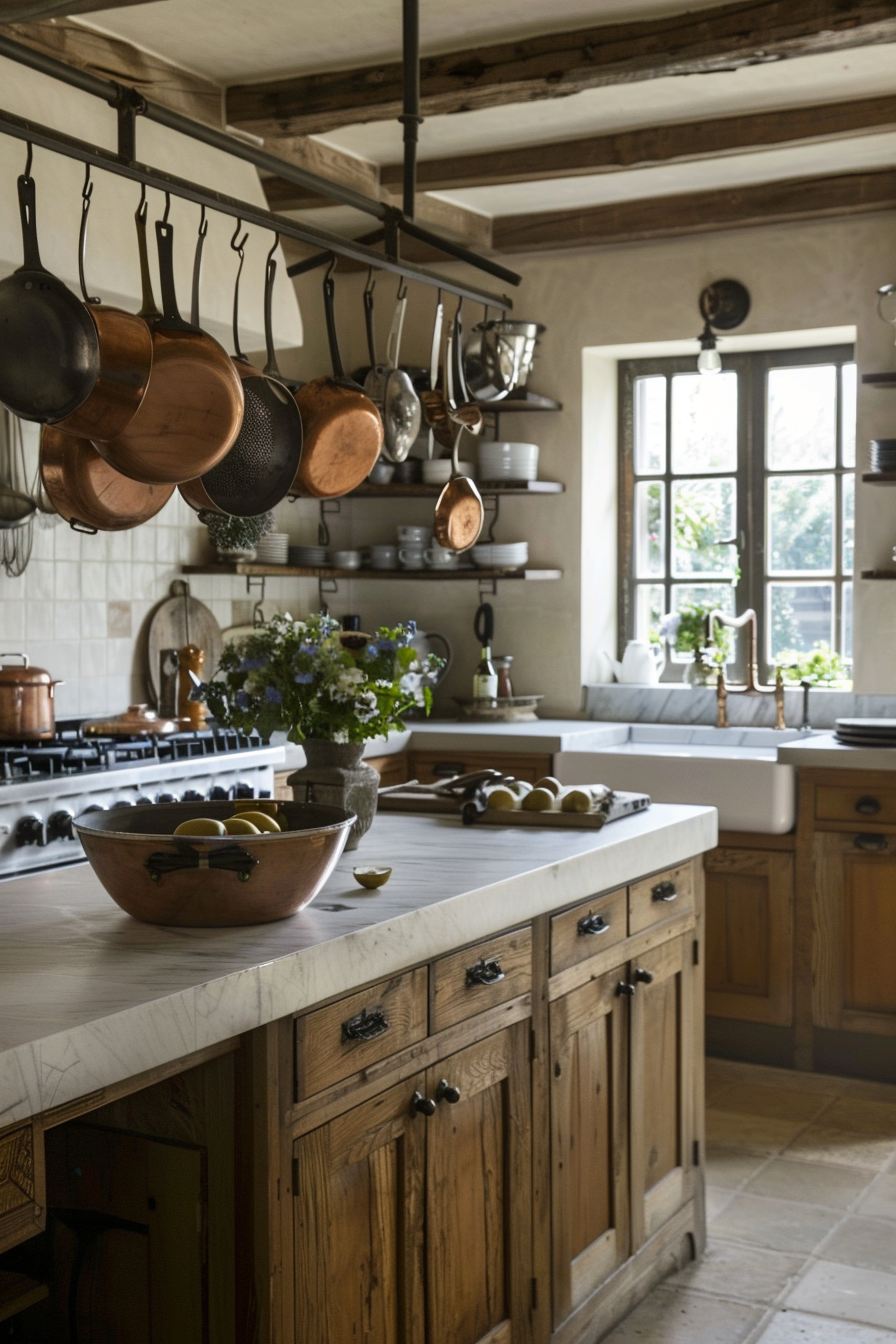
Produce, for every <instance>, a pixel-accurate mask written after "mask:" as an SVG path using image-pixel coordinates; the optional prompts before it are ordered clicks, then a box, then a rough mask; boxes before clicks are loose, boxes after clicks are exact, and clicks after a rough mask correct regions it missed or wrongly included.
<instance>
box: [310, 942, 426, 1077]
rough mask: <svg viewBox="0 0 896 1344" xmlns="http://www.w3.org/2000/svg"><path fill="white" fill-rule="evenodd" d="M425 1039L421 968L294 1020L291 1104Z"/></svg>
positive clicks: (423, 968) (423, 979)
mask: <svg viewBox="0 0 896 1344" xmlns="http://www.w3.org/2000/svg"><path fill="white" fill-rule="evenodd" d="M425 1035H426V967H425V966H421V967H418V968H417V970H415V971H405V972H404V974H403V975H397V976H395V977H394V978H393V979H391V980H382V981H380V983H379V984H378V985H371V986H370V987H369V988H368V989H362V990H360V991H359V992H358V993H357V994H350V995H348V996H347V997H346V998H344V999H339V1000H338V1001H337V1002H336V1003H331V1004H329V1005H328V1006H327V1007H326V1008H318V1009H317V1010H316V1011H315V1012H313V1013H308V1015H307V1016H306V1017H300V1018H297V1019H296V1095H297V1099H298V1100H299V1101H302V1100H303V1099H304V1098H305V1097H310V1096H313V1095H314V1093H315V1092H320V1091H322V1090H323V1088H325V1087H332V1085H333V1084H334V1083H338V1082H341V1080H342V1079H343V1078H349V1077H350V1076H351V1075H352V1074H353V1073H359V1072H360V1071H361V1070H362V1069H366V1068H368V1067H369V1066H370V1065H371V1064H375V1063H376V1062H377V1061H378V1060H380V1059H385V1058H386V1057H387V1055H394V1054H396V1053H397V1052H398V1051H399V1050H404V1049H405V1047H406V1046H408V1045H413V1043H414V1042H415V1041H422V1040H423V1038H424V1036H425Z"/></svg>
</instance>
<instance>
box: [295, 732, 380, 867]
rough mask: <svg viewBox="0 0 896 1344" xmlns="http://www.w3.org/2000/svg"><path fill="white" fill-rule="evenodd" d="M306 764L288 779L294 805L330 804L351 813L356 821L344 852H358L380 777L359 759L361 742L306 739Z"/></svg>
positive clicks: (368, 826)
mask: <svg viewBox="0 0 896 1344" xmlns="http://www.w3.org/2000/svg"><path fill="white" fill-rule="evenodd" d="M302 747H303V748H304V751H305V760H306V764H305V765H304V766H303V767H302V768H301V770H294V771H293V773H292V774H291V775H290V776H289V778H288V779H287V781H286V782H287V784H289V786H290V788H291V789H292V796H293V798H294V800H295V801H296V802H297V803H329V804H330V805H331V806H333V807H344V808H345V810H346V811H347V812H354V813H355V815H356V816H357V818H358V820H357V821H356V822H355V824H354V826H353V827H352V829H351V834H350V835H349V838H348V844H347V845H346V849H357V848H358V843H359V841H360V839H361V836H362V835H364V834H366V832H367V831H369V830H370V827H371V825H372V823H373V818H374V816H375V814H376V803H377V790H378V789H379V786H380V777H379V775H378V774H377V772H376V771H375V770H374V769H373V767H372V766H370V765H365V764H364V762H363V761H362V760H361V756H362V753H363V751H364V746H363V743H358V742H327V741H324V740H323V739H321V738H316V737H309V738H306V739H305V741H304V742H303V743H302Z"/></svg>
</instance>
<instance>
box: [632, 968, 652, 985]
mask: <svg viewBox="0 0 896 1344" xmlns="http://www.w3.org/2000/svg"><path fill="white" fill-rule="evenodd" d="M632 979H633V980H635V981H636V982H637V983H638V984H641V985H652V984H653V971H645V969H644V967H643V966H638V967H637V968H636V970H635V973H634V975H633V976H632Z"/></svg>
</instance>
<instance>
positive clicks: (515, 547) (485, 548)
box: [471, 541, 529, 569]
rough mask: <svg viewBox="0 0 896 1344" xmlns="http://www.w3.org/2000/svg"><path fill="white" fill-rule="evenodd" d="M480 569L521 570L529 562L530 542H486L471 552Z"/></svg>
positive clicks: (474, 562)
mask: <svg viewBox="0 0 896 1344" xmlns="http://www.w3.org/2000/svg"><path fill="white" fill-rule="evenodd" d="M471 554H472V556H473V564H474V565H477V566H478V567H479V569H521V568H522V567H523V565H525V564H527V563H528V560H529V543H528V541H507V542H503V543H499V542H484V543H483V544H481V545H479V546H474V547H473V550H472V552H471Z"/></svg>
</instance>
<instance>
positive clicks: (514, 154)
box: [380, 97, 896, 191]
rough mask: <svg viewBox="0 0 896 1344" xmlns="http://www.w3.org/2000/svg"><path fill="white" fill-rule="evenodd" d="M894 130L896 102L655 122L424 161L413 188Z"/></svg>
mask: <svg viewBox="0 0 896 1344" xmlns="http://www.w3.org/2000/svg"><path fill="white" fill-rule="evenodd" d="M894 129H896V97H889V98H862V99H857V100H856V101H854V102H848V103H824V104H821V105H818V106H814V107H792V108H783V109H781V110H780V111H777V112H756V113H752V114H747V115H744V116H739V117H722V118H707V119H705V120H703V121H687V122H676V123H668V124H663V123H660V124H659V125H656V126H642V127H637V128H636V129H635V130H631V131H614V132H610V133H609V134H604V135H591V136H585V137H583V138H582V139H578V140H558V141H551V142H548V143H545V144H535V145H531V146H528V147H525V148H519V149H500V150H492V151H490V152H488V153H485V154H481V153H480V154H458V155H453V156H450V157H446V158H442V159H424V160H422V161H421V162H419V163H418V165H417V185H418V187H419V189H420V190H421V191H457V190H460V189H462V188H464V187H492V186H497V185H500V184H502V183H508V182H543V181H549V180H550V179H552V178H560V177H587V176H593V175H596V174H600V173H611V172H620V171H622V170H624V169H627V168H646V167H651V166H654V165H656V164H661V163H688V162H693V161H694V160H697V159H710V158H717V157H719V156H720V155H724V154H737V153H743V152H745V151H749V150H757V149H768V148H770V147H772V146H778V145H785V144H798V143H805V142H808V141H813V140H814V141H819V140H834V139H840V138H843V137H844V136H850V135H868V134H872V133H874V132H883V131H892V130H894ZM401 180H402V166H401V164H400V163H390V164H385V165H384V166H383V167H382V168H381V169H380V181H381V182H382V184H383V186H384V187H386V188H387V189H388V188H389V187H395V188H398V187H399V186H400V184H401Z"/></svg>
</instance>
